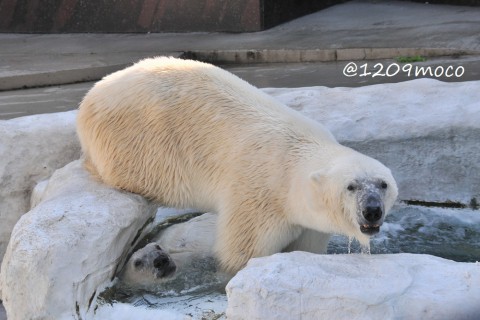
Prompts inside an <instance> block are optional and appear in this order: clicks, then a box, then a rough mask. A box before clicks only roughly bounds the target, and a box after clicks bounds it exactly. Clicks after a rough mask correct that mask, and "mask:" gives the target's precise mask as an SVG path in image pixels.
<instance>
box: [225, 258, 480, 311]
mask: <svg viewBox="0 0 480 320" xmlns="http://www.w3.org/2000/svg"><path fill="white" fill-rule="evenodd" d="M226 290H227V296H228V308H227V318H228V319H232V320H234V319H286V320H289V319H347V320H350V319H358V320H361V319H365V320H367V319H368V320H375V319H381V320H383V319H418V318H422V319H425V320H427V319H476V318H477V317H478V314H479V312H480V304H479V303H478V298H479V297H480V264H479V263H458V262H453V261H450V260H445V259H442V258H437V257H433V256H428V255H418V254H416V255H412V254H395V255H358V254H351V255H315V254H311V253H305V252H293V253H281V254H276V255H273V256H270V257H264V258H257V259H252V260H250V262H249V263H248V265H247V267H246V268H245V269H243V270H241V271H240V272H239V273H238V274H237V275H236V276H235V277H234V278H233V279H232V280H231V281H230V282H229V283H228V285H227V288H226Z"/></svg>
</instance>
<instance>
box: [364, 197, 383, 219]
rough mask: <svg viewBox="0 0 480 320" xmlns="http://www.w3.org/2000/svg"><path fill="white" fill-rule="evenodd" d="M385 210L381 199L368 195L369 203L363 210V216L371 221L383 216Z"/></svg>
mask: <svg viewBox="0 0 480 320" xmlns="http://www.w3.org/2000/svg"><path fill="white" fill-rule="evenodd" d="M382 214H383V210H382V205H381V203H380V201H379V200H378V199H377V198H375V197H368V199H367V205H366V207H365V209H364V210H363V217H364V218H365V219H366V220H367V221H368V222H370V223H374V222H377V221H378V220H380V219H381V218H382Z"/></svg>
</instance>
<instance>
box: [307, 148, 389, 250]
mask: <svg viewBox="0 0 480 320" xmlns="http://www.w3.org/2000/svg"><path fill="white" fill-rule="evenodd" d="M309 180H310V181H309V186H308V188H307V189H308V190H307V194H306V195H307V198H306V202H307V209H306V210H305V211H307V212H306V213H305V216H306V217H307V219H306V221H303V223H302V225H303V226H305V227H309V228H314V229H317V230H319V231H324V232H332V233H341V234H344V235H347V236H353V237H355V238H357V239H358V240H359V241H360V243H362V244H363V245H367V244H368V242H369V238H370V236H371V235H373V234H376V233H378V232H379V231H380V227H381V226H382V224H383V221H384V219H385V216H386V215H387V213H388V211H389V210H390V209H391V208H392V206H393V204H394V202H395V200H396V198H397V195H398V189H397V184H396V182H395V180H394V178H393V176H392V174H391V172H390V170H389V169H388V168H387V167H385V166H384V165H383V164H381V163H380V162H379V161H377V160H375V159H372V158H370V157H368V156H365V155H363V154H360V153H357V152H353V153H352V152H349V153H347V154H346V155H344V156H340V157H335V159H334V160H333V161H331V162H330V163H329V166H326V167H324V168H322V169H320V170H315V171H313V172H310V174H309ZM304 223H306V225H305V224H304ZM314 226H315V227H314Z"/></svg>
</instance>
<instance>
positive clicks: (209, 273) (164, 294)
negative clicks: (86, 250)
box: [100, 205, 480, 320]
mask: <svg viewBox="0 0 480 320" xmlns="http://www.w3.org/2000/svg"><path fill="white" fill-rule="evenodd" d="M349 252H351V253H359V252H362V248H361V247H360V245H359V243H358V242H357V241H350V240H349V239H348V238H347V237H345V236H339V235H335V236H333V237H332V238H331V240H330V243H329V246H328V253H329V254H345V253H349ZM370 252H371V254H384V253H422V254H431V255H435V256H439V257H442V258H446V259H451V260H454V261H460V262H475V261H480V211H478V210H469V209H443V208H427V207H420V206H409V205H397V206H396V207H394V208H393V209H392V211H391V213H390V214H389V215H388V216H387V217H386V219H385V223H384V225H383V226H382V228H381V232H380V233H379V234H378V235H376V236H374V237H372V240H371V245H370ZM227 281H228V278H227V277H225V276H223V275H221V274H219V273H217V272H216V266H215V262H214V261H213V259H211V260H202V261H196V262H195V263H193V264H192V266H191V267H189V269H188V270H185V271H184V272H182V273H180V274H179V275H178V276H177V277H176V278H175V280H172V281H171V282H167V283H165V284H162V285H159V286H158V287H156V288H154V289H152V290H149V291H146V290H142V289H136V290H132V289H131V288H125V287H122V285H121V284H118V285H116V286H114V287H112V288H110V289H108V290H107V291H106V292H104V293H103V294H102V296H101V299H100V301H103V302H107V303H114V302H125V303H130V304H132V305H134V306H148V307H151V308H155V309H163V310H165V309H167V310H174V311H175V312H178V313H180V314H183V315H185V316H186V317H187V318H189V319H206V320H208V319H212V320H213V319H215V320H216V319H225V313H224V311H225V309H226V306H227V298H226V295H225V285H226V283H227Z"/></svg>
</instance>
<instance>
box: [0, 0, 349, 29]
mask: <svg viewBox="0 0 480 320" xmlns="http://www.w3.org/2000/svg"><path fill="white" fill-rule="evenodd" d="M339 2H344V1H328V0H327V1H317V0H277V1H275V0H97V1H92V0H0V32H26V33H62V32H119V33H123V32H168V31H173V32H184V31H227V32H248V31H259V30H263V29H266V28H269V27H272V26H274V25H277V24H279V23H282V22H284V21H287V20H291V19H293V18H296V17H299V16H301V15H304V14H308V13H311V12H313V11H316V10H318V9H321V8H323V7H325V6H327V5H331V4H334V3H339Z"/></svg>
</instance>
